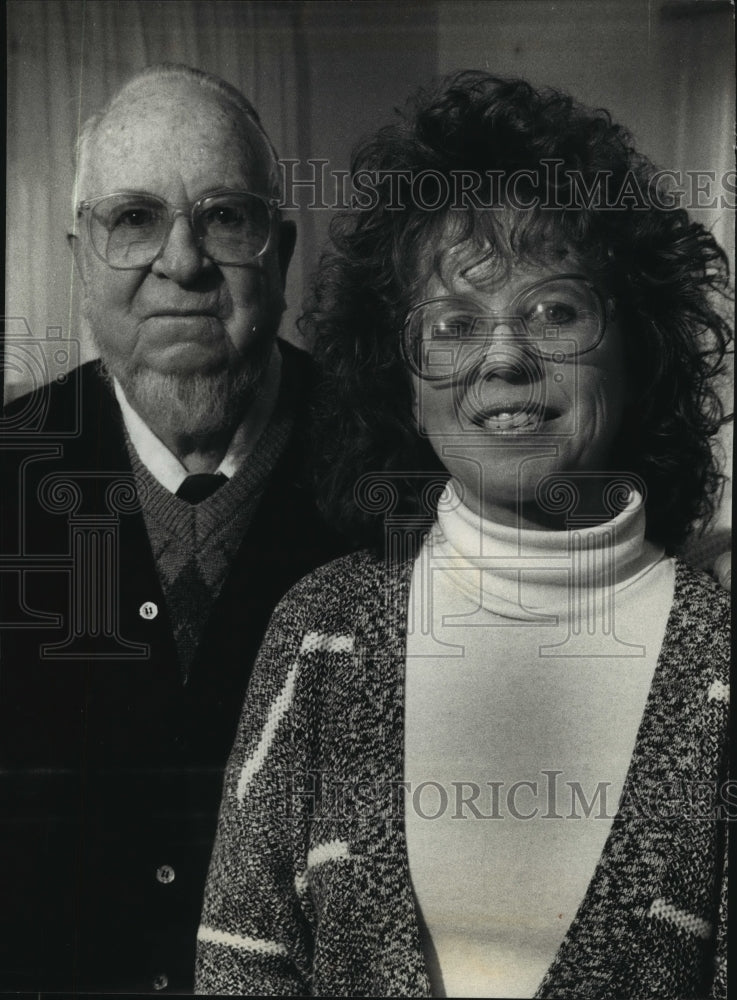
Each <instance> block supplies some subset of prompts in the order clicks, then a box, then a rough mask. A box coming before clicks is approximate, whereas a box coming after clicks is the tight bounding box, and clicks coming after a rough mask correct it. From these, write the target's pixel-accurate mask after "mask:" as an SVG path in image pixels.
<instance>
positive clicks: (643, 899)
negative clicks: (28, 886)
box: [198, 72, 728, 998]
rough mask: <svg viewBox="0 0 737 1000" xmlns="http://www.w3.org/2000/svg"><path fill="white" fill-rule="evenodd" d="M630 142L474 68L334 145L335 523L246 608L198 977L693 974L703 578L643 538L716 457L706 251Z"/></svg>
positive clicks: (702, 784)
mask: <svg viewBox="0 0 737 1000" xmlns="http://www.w3.org/2000/svg"><path fill="white" fill-rule="evenodd" d="M402 176H404V177H405V180H406V184H405V192H404V195H402V189H401V186H400V187H397V185H398V184H399V183H400V181H401V178H402ZM654 176H655V168H654V167H653V166H652V165H651V164H650V163H649V162H648V161H647V160H645V159H644V158H643V157H641V156H640V155H639V154H637V153H636V152H635V151H634V149H633V148H632V146H631V140H630V138H629V136H628V134H627V133H626V132H625V131H624V130H622V129H621V128H620V127H618V126H617V125H614V124H612V122H611V120H610V119H609V116H608V115H607V114H606V112H603V111H596V112H593V111H590V110H588V109H585V108H583V107H580V106H578V105H576V104H575V103H573V102H572V101H571V100H570V99H569V98H568V97H565V96H563V95H561V94H558V93H555V92H553V91H541V92H536V91H535V90H533V89H532V88H531V87H529V86H528V85H527V84H525V83H523V82H520V81H505V80H500V79H496V78H493V77H490V76H488V75H486V74H482V73H470V72H469V73H463V74H459V75H456V76H454V77H452V78H450V79H448V80H446V81H445V82H444V83H443V84H442V85H441V86H440V87H439V88H438V89H437V90H436V91H433V92H430V93H421V94H420V95H419V97H418V98H417V100H416V102H415V104H414V107H413V109H412V112H411V114H410V116H408V117H407V118H406V119H405V120H403V121H402V122H401V123H400V124H398V125H395V126H391V127H389V128H386V129H383V130H382V131H380V132H379V133H378V134H377V135H376V136H375V137H374V138H373V139H372V140H371V141H369V142H368V143H367V144H365V146H364V147H363V149H362V150H360V151H359V154H358V156H357V158H356V160H355V163H354V177H355V178H356V179H357V180H358V179H359V178H360V179H361V184H362V198H361V199H359V204H358V207H357V210H356V211H355V212H354V213H353V214H350V215H348V216H346V217H345V218H343V219H342V221H341V222H340V223H339V225H338V226H337V227H336V228H335V230H334V239H335V246H336V249H335V251H334V252H333V253H332V254H331V255H329V256H328V257H327V258H326V259H325V260H324V261H323V265H322V271H321V276H320V279H319V283H318V288H317V297H316V306H315V309H314V311H313V313H312V315H311V323H310V326H311V331H312V332H313V333H314V335H315V340H316V345H317V353H318V357H319V359H320V361H321V364H322V367H323V370H324V372H325V385H324V391H323V395H322V397H321V398H322V400H323V404H322V409H323V412H322V418H323V430H322V437H321V438H320V440H321V442H322V447H323V449H324V451H325V453H326V454H325V463H324V469H323V475H322V482H323V489H324V493H325V505H326V508H327V510H328V511H329V512H330V513H331V515H332V516H333V517H334V518H335V519H336V521H338V522H339V523H340V524H342V525H343V526H344V528H348V529H350V530H352V531H353V533H354V536H355V537H356V539H357V540H359V541H363V542H364V544H365V545H367V546H368V548H367V549H366V550H365V551H363V552H361V553H359V554H357V555H355V556H351V557H348V558H347V559H344V560H341V561H339V562H336V563H333V564H331V565H329V566H327V567H324V568H323V569H321V570H319V571H317V572H316V573H314V574H312V575H311V576H310V577H308V578H306V579H305V580H304V581H302V582H301V583H300V584H299V585H298V586H297V587H296V588H295V589H294V590H293V591H292V592H291V594H290V595H288V596H287V598H286V599H285V601H284V602H283V603H282V605H281V606H280V607H279V609H278V610H277V612H276V614H275V616H274V619H273V621H272V625H271V628H270V631H269V634H268V636H267V638H266V641H265V644H264V646H263V649H262V653H261V657H260V663H259V666H258V668H257V670H256V674H255V676H254V679H253V682H252V684H251V687H250V690H249V694H248V699H247V704H246V708H245V711H244V715H243V719H242V724H241V728H240V731H239V734H238V738H237V740H236V744H235V747H234V749H233V754H232V757H231V761H230V766H229V770H228V775H227V777H226V782H225V791H224V801H223V807H222V813H221V822H220V830H219V835H218V840H217V843H216V847H215V852H214V856H213V861H212V866H211V873H210V879H209V884H208V889H207V893H206V899H205V906H204V913H203V919H202V927H201V928H200V933H199V939H200V952H199V960H198V966H199V973H198V974H199V979H198V984H199V989H200V990H202V991H204V992H207V991H212V992H235V993H244V994H266V995H269V994H304V993H310V994H317V995H345V996H386V995H411V996H444V995H446V996H506V997H531V996H539V997H561V996H576V997H612V998H614V997H616V998H623V997H633V998H635V997H636V998H643V997H646V996H653V997H656V996H657V997H705V996H721V995H724V990H725V986H724V982H725V973H724V966H723V958H721V959H720V957H719V956H721V955H722V954H723V952H722V950H721V943H722V941H723V934H724V926H723V914H722V912H721V910H720V905H719V886H720V884H721V881H722V877H723V856H724V851H723V849H724V844H723V841H724V829H723V827H724V823H723V822H720V821H719V820H722V819H724V815H725V803H722V802H721V800H720V795H721V794H722V793H723V789H722V782H723V779H724V773H723V768H724V754H723V743H724V740H723V735H724V725H725V718H724V716H725V709H726V692H727V688H726V681H727V675H726V669H727V662H728V661H727V656H728V654H727V650H728V640H727V634H726V633H727V600H726V596H725V594H724V592H723V591H721V589H720V588H719V586H718V585H717V584H716V583H715V582H714V581H712V580H711V579H710V578H708V577H706V576H704V575H702V574H698V573H696V572H694V571H692V570H690V569H688V568H687V567H686V566H685V565H684V564H682V563H681V562H679V561H678V560H677V559H676V558H675V557H674V555H673V553H674V552H675V550H676V548H677V547H678V546H680V545H682V544H683V542H684V540H685V539H686V538H687V537H688V536H689V534H690V533H691V532H692V531H693V526H694V524H695V523H696V522H697V520H698V521H701V522H702V523H703V522H704V521H705V520H706V519H708V516H709V514H710V512H711V511H712V509H713V505H714V502H715V498H716V496H717V495H718V490H719V485H720V476H719V473H718V471H717V468H716V465H715V462H714V459H713V457H712V453H711V449H710V440H711V438H713V436H714V434H715V433H716V431H717V429H718V427H719V425H720V422H721V420H722V411H721V407H720V404H719V400H718V396H717V394H716V392H715V388H714V386H715V379H716V377H717V375H718V373H719V371H720V366H721V362H722V359H723V355H724V351H725V347H726V344H727V340H728V328H727V326H726V323H725V320H724V319H723V318H722V316H721V314H720V311H719V306H720V302H719V296H720V294H722V295H723V293H724V288H725V284H726V263H725V258H724V254H723V253H722V251H721V250H720V249H719V248H718V247H717V246H716V244H715V243H714V241H713V239H712V237H711V236H710V235H709V234H708V233H707V232H706V231H705V230H704V229H703V228H701V227H700V226H698V225H695V224H692V223H690V222H689V220H688V218H687V216H686V214H685V212H683V211H680V210H673V209H672V208H670V207H667V206H665V205H663V204H661V203H659V202H660V201H661V200H664V199H663V192H662V191H658V192H656V193H657V194H658V199H655V198H654V197H651V198H650V201H649V202H648V203H647V204H646V205H645V206H644V207H643V205H642V204H639V203H638V204H633V200H632V198H631V197H628V192H630V193H631V192H632V190H633V185H635V186H636V189H637V190H638V191H639V192H645V193H647V192H648V191H650V194H651V195H652V194H653V190H654V189H653V186H652V184H651V181H652V178H653V177H654ZM369 181H370V182H371V184H372V185H374V194H375V195H376V196H375V197H367V196H366V190H367V185H368V182H369ZM390 184H393V185H394V187H393V188H392V189H391V190H390V187H389V185H390ZM597 185H600V187H598V188H597ZM601 185H603V186H601ZM407 191H409V194H407ZM438 192H440V195H442V197H441V196H440V195H439V194H438ZM398 198H399V199H402V198H404V201H403V205H401V206H398V205H397V199H398ZM635 201H637V199H635Z"/></svg>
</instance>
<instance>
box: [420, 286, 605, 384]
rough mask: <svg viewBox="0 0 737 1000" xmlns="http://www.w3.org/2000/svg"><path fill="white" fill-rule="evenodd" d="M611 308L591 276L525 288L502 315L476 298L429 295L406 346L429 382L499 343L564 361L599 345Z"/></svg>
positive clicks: (462, 368)
mask: <svg viewBox="0 0 737 1000" xmlns="http://www.w3.org/2000/svg"><path fill="white" fill-rule="evenodd" d="M612 310H613V299H611V298H610V299H605V298H604V296H603V295H602V294H601V292H600V291H599V289H598V288H597V287H596V286H595V285H594V283H593V282H592V281H590V280H589V279H588V278H587V277H585V276H584V275H581V274H559V275H555V276H553V277H551V278H544V279H542V280H541V281H536V282H534V283H533V284H531V285H528V286H527V287H526V288H523V289H522V290H521V291H520V292H519V293H518V294H517V295H516V296H515V297H514V299H513V300H512V301H511V302H510V303H509V305H508V306H507V307H506V308H505V309H504V311H503V312H502V313H491V312H489V310H488V309H485V308H484V306H483V305H482V304H481V303H480V302H479V301H477V300H475V299H472V298H464V297H460V296H438V297H436V298H431V299H425V300H424V301H422V302H420V303H418V304H417V305H416V306H414V307H413V308H412V309H410V311H409V313H408V314H407V319H406V320H405V323H404V327H403V330H402V348H403V353H404V356H405V359H406V360H407V363H408V364H409V366H410V369H411V370H412V371H413V372H414V374H415V375H417V376H419V377H420V378H421V379H424V380H428V381H434V380H441V379H449V378H453V377H454V376H457V375H458V374H460V373H461V372H463V371H465V370H467V369H468V368H469V367H470V366H471V365H475V364H477V363H478V361H479V358H481V357H483V355H484V353H485V351H487V350H488V349H489V347H490V346H491V345H492V343H494V344H497V342H499V343H501V344H504V343H506V344H507V345H509V344H515V345H519V346H523V347H524V349H525V350H527V351H529V352H531V353H533V354H536V355H538V356H539V357H541V358H551V359H554V360H556V361H563V360H565V359H567V358H572V357H578V356H579V355H581V354H585V353H586V352H587V351H592V350H593V349H594V348H595V347H597V346H598V345H599V344H600V343H601V340H602V338H603V336H604V332H605V330H606V324H607V319H608V318H609V317H610V316H611V314H612Z"/></svg>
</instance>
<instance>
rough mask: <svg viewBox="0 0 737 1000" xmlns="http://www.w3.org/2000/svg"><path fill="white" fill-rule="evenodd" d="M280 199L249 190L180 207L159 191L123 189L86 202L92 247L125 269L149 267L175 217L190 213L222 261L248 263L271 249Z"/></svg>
mask: <svg viewBox="0 0 737 1000" xmlns="http://www.w3.org/2000/svg"><path fill="white" fill-rule="evenodd" d="M276 205H277V200H276V199H275V198H264V197H262V196H261V195H258V194H251V193H250V192H248V191H226V192H222V193H215V194H211V195H206V196H205V197H204V198H200V199H199V200H198V201H196V202H195V203H194V205H192V206H191V208H188V209H186V210H185V209H183V208H176V207H175V206H173V205H170V204H169V202H167V201H165V200H164V199H163V198H159V197H157V195H153V194H137V193H135V192H130V191H120V192H118V193H116V194H107V195H103V196H102V197H101V198H93V199H91V200H88V201H81V202H80V203H79V205H78V213H79V214H85V215H86V216H87V231H88V233H89V237H90V242H91V244H92V248H93V250H94V251H95V253H96V254H97V256H98V257H100V259H101V260H104V261H105V263H106V264H109V265H110V267H113V268H116V269H118V270H121V271H125V270H129V269H130V270H132V269H134V268H138V267H147V266H148V265H149V264H152V263H153V261H155V260H156V258H157V257H158V256H159V255H160V254H161V253H162V252H163V250H164V247H165V246H166V242H167V240H168V239H169V234H170V233H171V230H172V226H173V225H174V221H175V219H176V218H177V216H179V215H183V216H185V217H187V218H189V222H190V225H191V227H192V232H193V233H194V237H195V240H196V242H197V246H198V247H199V249H200V250H201V252H202V253H204V254H205V255H206V256H207V257H209V258H210V260H212V261H214V262H215V263H216V264H230V265H233V266H236V267H238V266H244V265H246V264H251V263H252V262H253V261H255V260H257V259H258V258H259V257H261V256H262V255H263V254H264V253H265V252H266V250H267V248H268V246H269V243H270V241H271V238H272V233H273V229H274V218H275V215H276Z"/></svg>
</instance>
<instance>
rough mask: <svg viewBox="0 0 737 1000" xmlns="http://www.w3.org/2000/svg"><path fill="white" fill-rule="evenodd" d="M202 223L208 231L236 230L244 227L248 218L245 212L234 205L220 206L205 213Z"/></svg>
mask: <svg viewBox="0 0 737 1000" xmlns="http://www.w3.org/2000/svg"><path fill="white" fill-rule="evenodd" d="M202 221H203V222H204V224H205V227H206V228H208V229H211V228H222V229H235V228H238V227H240V226H243V225H244V223H245V221H246V218H245V214H244V212H243V211H242V210H241V209H239V208H235V207H234V206H232V205H219V206H218V207H217V208H211V209H209V210H208V211H207V212H205V213H204V215H203V217H202Z"/></svg>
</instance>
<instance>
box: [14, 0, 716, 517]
mask: <svg viewBox="0 0 737 1000" xmlns="http://www.w3.org/2000/svg"><path fill="white" fill-rule="evenodd" d="M7 16H8V134H7V153H8V162H7V206H8V212H7V241H6V249H7V275H6V316H8V317H11V318H12V319H13V322H12V323H11V324H10V333H11V336H10V338H9V340H8V350H7V351H6V396H7V397H8V398H12V397H13V396H15V395H18V394H19V393H20V392H22V391H25V390H26V389H28V388H30V387H32V385H33V384H34V382H38V381H39V380H44V379H48V378H49V377H50V376H51V374H53V372H54V371H55V370H56V369H58V367H59V365H60V364H62V362H59V361H58V359H59V358H62V357H64V352H63V351H62V352H60V351H59V344H60V342H61V343H62V344H64V343H65V342H67V341H68V340H69V338H79V340H80V359H81V360H86V359H88V358H90V357H93V356H94V354H95V351H94V347H93V345H92V344H91V341H90V339H89V337H88V336H87V335H86V333H85V330H84V325H83V323H82V322H81V320H80V316H79V301H78V283H77V280H76V275H75V273H74V270H73V266H72V260H71V254H70V253H69V251H68V249H67V246H66V240H65V233H66V231H67V229H68V226H69V222H70V210H71V190H72V180H73V178H72V164H71V149H72V146H73V142H74V137H75V132H76V127H77V125H78V123H79V122H81V121H82V120H84V118H85V117H87V115H89V114H90V113H91V112H92V111H93V110H95V109H96V108H97V107H99V106H100V105H101V104H102V103H104V101H105V100H106V99H107V98H108V97H109V96H110V94H111V93H112V92H113V91H114V90H115V89H116V88H117V87H118V86H119V85H120V84H121V83H122V82H123V81H124V80H125V79H126V78H127V77H128V76H130V75H131V74H132V73H133V72H135V71H136V70H138V69H140V68H142V67H143V66H145V65H147V64H149V63H151V62H156V61H160V60H162V59H166V60H170V61H183V62H189V63H190V64H192V65H195V66H199V67H200V68H202V69H207V70H211V71H213V72H216V73H218V74H219V75H221V76H223V77H224V78H225V79H227V80H228V81H229V82H231V83H233V84H235V85H236V86H238V87H240V88H241V89H242V90H243V91H244V93H246V95H247V96H248V97H249V98H251V99H252V100H253V102H254V103H255V104H256V106H257V108H258V109H259V111H260V113H261V114H262V118H263V120H264V124H265V126H266V128H267V130H268V131H269V133H270V135H271V136H272V138H273V140H274V142H275V144H276V145H277V148H278V149H279V151H280V153H281V155H282V156H283V157H288V158H292V159H298V160H299V161H300V162H301V164H302V166H301V167H300V168H298V173H299V171H303V172H301V173H299V176H305V172H304V171H306V166H305V161H306V160H307V159H308V158H310V157H312V158H315V159H316V158H319V159H323V160H326V161H328V167H327V169H328V170H337V171H339V170H347V169H348V167H349V163H350V151H351V148H352V147H353V145H354V144H355V142H356V141H357V140H358V139H359V138H361V137H362V136H364V135H365V134H366V133H367V132H370V131H371V130H373V129H375V128H376V127H378V126H380V125H382V124H384V123H386V122H388V121H390V120H391V118H392V117H393V109H394V108H395V107H398V106H402V105H403V104H404V103H405V100H406V98H407V97H408V95H409V94H410V93H411V92H412V91H414V90H415V89H416V87H417V86H418V85H421V84H423V83H427V82H428V81H429V80H430V79H431V78H432V77H434V76H436V75H437V74H440V73H446V72H449V71H451V70H455V69H459V68H484V69H488V70H490V71H491V72H494V73H498V74H500V75H514V76H523V77H526V78H528V79H530V80H531V81H532V82H533V83H536V84H550V85H554V86H558V87H561V88H563V89H565V90H568V91H570V92H571V93H572V94H573V95H574V96H575V97H577V98H578V99H580V100H582V101H584V102H585V103H589V104H594V105H599V106H603V107H606V108H608V109H609V110H610V111H611V112H612V114H613V116H614V117H615V118H616V119H618V120H620V121H621V122H622V123H624V124H625V125H627V126H628V127H629V128H630V129H631V130H632V132H633V133H634V136H635V138H636V140H637V143H638V145H639V147H640V148H641V149H642V150H643V152H646V153H647V154H648V155H650V156H651V157H652V158H653V159H654V160H655V161H656V162H658V163H659V164H660V165H661V166H663V167H666V168H669V169H676V170H686V169H699V170H713V171H715V172H716V173H717V175H719V176H721V175H722V174H723V173H724V172H725V171H728V170H731V169H733V168H734V156H733V150H732V141H733V135H734V118H735V112H734V50H733V36H734V29H733V13H732V8H731V5H730V3H728V2H724V0H402V2H400V0H362V2H351V0H315V2H302V0H261V2H250V0H244V2H239V0H217V2H216V0H122V2H121V0H43V2H39V0H10V2H9V3H8V4H7ZM308 200H309V198H308V196H307V195H306V194H304V195H302V194H300V196H299V197H298V198H297V201H298V202H299V203H300V204H301V206H302V207H301V208H300V209H299V210H298V211H295V212H294V213H293V215H294V217H295V219H296V220H297V223H298V227H299V237H298V244H297V251H296V254H295V260H294V263H293V265H292V268H291V272H290V280H289V284H288V288H287V301H288V303H289V310H288V312H287V314H286V315H285V319H284V323H283V326H282V333H283V335H285V336H286V337H288V338H289V339H292V340H294V341H295V342H297V343H300V337H299V334H298V333H297V332H296V329H295V321H296V318H297V316H298V315H299V312H300V311H301V308H302V304H303V299H304V296H305V293H306V290H307V289H308V286H309V280H310V275H311V273H312V271H313V269H314V268H315V267H316V265H317V261H318V257H319V253H320V249H321V247H322V246H323V245H324V242H325V240H326V237H327V228H328V224H329V221H330V215H331V212H330V211H329V210H325V209H313V210H310V209H309V208H308V207H306V206H307V204H308ZM695 214H696V215H697V217H698V218H699V220H700V221H702V222H704V223H705V224H707V225H709V226H711V227H713V229H714V232H715V234H716V235H717V237H718V238H719V239H720V241H721V242H722V243H723V244H724V245H725V246H726V247H727V249H728V251H729V253H730V256H731V260H732V261H734V221H733V215H734V213H733V212H732V211H728V210H725V209H717V210H714V209H709V210H706V211H701V212H697V213H695ZM26 324H27V326H26ZM48 328H51V333H50V337H51V338H52V339H50V340H49V339H47V329H48ZM26 331H28V333H29V334H30V337H29V336H27V333H26ZM24 338H25V341H28V343H25V346H24ZM68 356H69V357H70V358H71V359H72V360H74V358H75V355H74V354H73V352H71V351H70V352H68ZM55 359H56V360H55ZM64 363H68V362H64ZM723 441H724V444H725V446H726V448H727V449H729V448H731V429H727V430H726V431H725V433H724V435H723ZM729 503H730V498H729V495H728V496H727V497H726V498H725V502H724V504H723V506H722V511H721V515H720V517H721V521H726V520H728V518H729Z"/></svg>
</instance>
